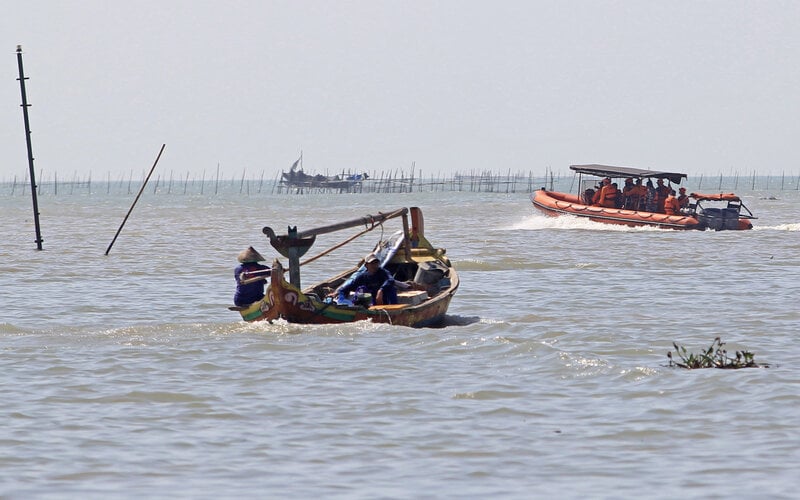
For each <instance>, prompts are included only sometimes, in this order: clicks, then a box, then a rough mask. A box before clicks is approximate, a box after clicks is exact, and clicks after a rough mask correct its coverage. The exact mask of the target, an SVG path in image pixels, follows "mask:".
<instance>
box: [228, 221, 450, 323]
mask: <svg viewBox="0 0 800 500" xmlns="http://www.w3.org/2000/svg"><path fill="white" fill-rule="evenodd" d="M409 215H410V218H411V225H410V227H409V221H408V218H409ZM397 218H399V219H401V220H402V228H403V229H402V230H400V231H397V232H396V233H394V234H393V235H391V236H390V237H389V238H386V239H383V240H381V241H380V242H379V243H378V244H377V245H376V246H375V247H374V248H373V249H372V253H374V254H375V255H376V256H377V257H378V259H379V260H380V261H381V267H383V268H385V269H387V270H388V271H389V272H390V273H391V274H392V276H393V277H394V278H395V280H396V281H397V282H400V283H401V284H403V286H405V287H407V289H398V299H399V300H398V302H399V303H397V304H386V305H372V304H371V298H370V297H368V296H366V297H365V296H361V295H360V294H351V295H350V296H349V297H344V298H343V299H344V300H341V299H339V300H337V299H334V298H332V297H330V294H331V293H332V292H333V291H334V290H336V289H337V288H339V287H340V286H341V285H342V284H344V283H345V282H346V281H347V280H348V279H352V278H354V277H355V276H356V274H357V273H359V272H364V266H363V259H362V260H361V261H360V262H358V263H357V264H356V265H354V266H350V267H349V268H347V269H346V270H344V271H342V272H340V273H338V274H336V275H334V276H333V277H330V278H328V279H326V280H324V281H322V282H320V283H317V284H315V285H312V286H310V287H308V288H305V289H301V285H300V267H301V265H303V264H304V263H301V262H300V257H301V256H302V255H304V254H305V253H306V251H308V250H309V249H310V248H311V246H312V245H313V244H314V241H315V239H316V237H317V235H319V234H325V233H330V232H334V231H339V230H342V229H347V228H352V227H359V226H360V227H366V228H367V230H371V229H374V228H378V227H381V226H382V225H383V224H384V223H385V222H386V221H388V220H390V219H397ZM263 232H264V233H265V234H267V236H268V237H269V240H270V244H271V245H272V246H273V247H274V248H275V249H277V250H278V252H279V253H280V254H281V255H283V256H285V257H287V258H288V264H289V266H288V269H286V268H285V267H284V266H283V265H282V264H281V262H280V260H279V259H277V258H276V259H275V260H274V261H273V263H272V267H271V268H270V269H268V270H265V271H256V272H255V273H262V276H264V275H268V276H269V285H268V287H267V290H266V295H265V297H264V298H263V299H262V300H261V301H259V302H256V303H253V304H250V305H249V306H245V307H236V306H233V307H230V308H229V309H231V310H235V311H238V312H239V313H240V314H241V316H242V319H244V320H245V321H270V322H271V321H274V320H277V319H284V320H286V321H288V322H290V323H301V324H326V323H351V322H354V321H362V320H370V321H373V322H375V323H391V324H393V325H401V326H410V327H425V326H437V325H439V324H441V323H442V322H443V321H444V318H445V314H446V313H447V309H448V307H449V305H450V300H451V299H452V298H453V296H454V295H455V293H456V291H457V290H458V285H459V279H458V274H457V273H456V270H455V268H454V267H453V265H452V263H451V262H450V259H449V258H448V257H447V256H446V255H445V253H446V251H445V249H443V248H436V247H434V246H432V245H431V244H430V243H429V242H428V240H427V238H426V237H425V234H424V222H423V216H422V210H421V209H420V208H418V207H411V208H410V209H408V208H401V209H398V210H394V211H392V212H388V213H382V212H379V213H378V215H367V216H364V217H361V218H358V219H354V220H350V221H345V222H340V223H336V224H332V225H329V226H325V227H321V228H316V229H310V230H307V231H302V232H297V231H296V227H295V228H294V231H292V230H291V228H290V233H289V234H286V235H282V236H278V235H276V234H275V232H274V231H273V230H272V229H271V228H269V227H265V228H264V229H263ZM325 253H327V251H326V252H323V254H320V256H321V255H324V254H325ZM315 258H316V257H315ZM311 260H314V259H309V260H308V261H306V263H310V261H311ZM287 273H288V274H289V281H287V280H286V274H287ZM251 274H253V273H251ZM249 277H250V276H243V278H249ZM398 288H400V287H398Z"/></svg>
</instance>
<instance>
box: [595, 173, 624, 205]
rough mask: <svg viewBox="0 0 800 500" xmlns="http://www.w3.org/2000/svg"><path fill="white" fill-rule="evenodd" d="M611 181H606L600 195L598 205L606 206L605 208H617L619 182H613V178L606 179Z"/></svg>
mask: <svg viewBox="0 0 800 500" xmlns="http://www.w3.org/2000/svg"><path fill="white" fill-rule="evenodd" d="M606 180H608V181H609V182H605V181H603V182H604V184H605V185H604V186H603V189H601V190H600V196H599V200H598V201H599V203H598V206H601V207H605V208H616V207H617V193H618V192H619V191H618V190H617V183H616V182H611V179H606Z"/></svg>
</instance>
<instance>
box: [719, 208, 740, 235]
mask: <svg viewBox="0 0 800 500" xmlns="http://www.w3.org/2000/svg"><path fill="white" fill-rule="evenodd" d="M722 225H723V228H724V229H730V230H736V229H739V210H738V209H736V208H730V207H728V208H723V209H722Z"/></svg>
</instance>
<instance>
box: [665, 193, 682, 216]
mask: <svg viewBox="0 0 800 500" xmlns="http://www.w3.org/2000/svg"><path fill="white" fill-rule="evenodd" d="M664 213H665V214H667V215H680V213H681V206H680V205H679V204H678V198H676V197H675V190H674V189H671V190H670V191H669V194H668V195H667V197H666V198H665V199H664Z"/></svg>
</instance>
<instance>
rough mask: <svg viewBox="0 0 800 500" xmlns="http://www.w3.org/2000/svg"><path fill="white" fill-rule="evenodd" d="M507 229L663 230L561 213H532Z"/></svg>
mask: <svg viewBox="0 0 800 500" xmlns="http://www.w3.org/2000/svg"><path fill="white" fill-rule="evenodd" d="M501 229H504V230H507V231H518V230H523V231H539V230H542V229H580V230H589V231H617V232H641V231H663V229H659V228H654V227H645V226H639V227H629V226H622V225H616V224H603V223H600V222H593V221H591V220H589V219H586V218H583V217H573V216H569V215H562V216H560V217H549V216H547V215H541V214H532V215H529V216H527V217H525V218H524V219H522V220H521V221H518V222H516V223H514V224H512V225H510V226H508V227H506V228H501Z"/></svg>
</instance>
